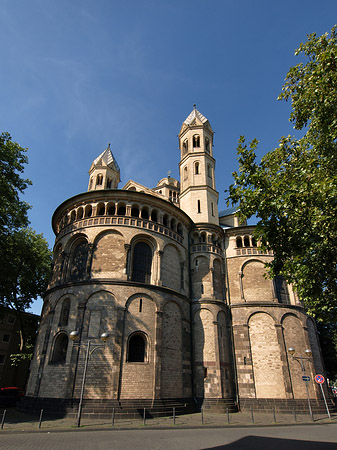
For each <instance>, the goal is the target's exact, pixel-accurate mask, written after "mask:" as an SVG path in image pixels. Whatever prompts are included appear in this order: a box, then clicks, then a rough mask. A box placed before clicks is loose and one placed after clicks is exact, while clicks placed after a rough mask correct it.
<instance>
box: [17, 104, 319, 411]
mask: <svg viewBox="0 0 337 450" xmlns="http://www.w3.org/2000/svg"><path fill="white" fill-rule="evenodd" d="M179 148H180V162H179V170H180V181H178V180H175V179H173V178H171V177H167V178H163V179H161V180H160V181H159V183H158V185H157V186H156V187H155V188H153V189H150V188H147V187H145V186H142V185H141V184H139V183H137V182H135V181H133V180H130V181H128V182H127V183H126V185H125V186H124V187H123V188H122V189H118V183H119V181H120V169H119V167H118V164H117V162H116V160H115V158H114V156H113V154H112V152H111V149H110V146H109V147H108V148H107V149H106V150H105V151H104V152H103V153H101V154H100V155H99V156H98V157H97V158H96V159H95V160H94V162H93V163H92V165H91V167H90V171H89V185H88V191H87V192H85V193H82V194H79V195H76V196H74V197H72V198H70V199H68V200H66V201H65V202H63V203H62V204H61V205H60V206H59V207H58V208H57V209H56V211H55V213H54V215H53V220H52V224H53V229H54V232H55V235H56V240H55V247H54V267H53V276H52V279H51V282H50V285H49V288H48V291H47V293H46V296H45V299H44V307H43V313H42V320H41V324H40V331H39V336H38V341H37V346H36V350H35V356H34V360H33V362H32V365H31V376H30V380H29V384H28V388H27V399H26V400H27V402H28V403H29V401H31V402H33V401H34V402H35V404H38V403H39V400H41V401H42V400H43V399H49V400H51V399H54V400H55V401H60V402H61V401H75V402H76V400H77V399H78V398H79V396H80V389H81V383H82V377H83V370H84V352H83V351H82V350H80V349H79V347H78V346H76V345H74V343H73V342H72V340H70V333H71V332H72V331H74V330H76V331H77V332H78V334H79V337H80V342H81V343H82V344H85V343H86V342H87V341H88V340H90V341H91V342H92V343H93V344H95V343H99V337H100V335H101V334H102V333H103V332H107V333H109V339H108V341H107V343H106V346H105V347H104V348H102V349H101V348H100V349H98V350H97V351H95V352H94V353H93V354H92V356H91V358H90V361H89V368H88V374H87V379H86V388H85V398H86V399H92V400H93V399H96V400H100V401H102V402H103V403H104V402H106V403H107V402H110V403H109V404H110V405H115V404H117V402H118V404H119V405H122V404H123V402H124V403H125V404H126V403H129V404H132V403H134V404H136V403H137V402H138V403H137V404H140V403H142V402H143V404H145V403H146V402H151V404H152V405H155V404H159V403H160V402H161V403H163V402H169V401H176V402H181V403H183V402H185V403H190V404H194V405H199V406H200V404H202V403H203V404H204V405H205V406H206V405H221V404H222V405H227V406H228V405H236V406H240V407H245V406H247V405H252V404H254V405H257V406H258V405H261V404H262V403H263V402H264V403H265V404H268V405H275V404H277V403H278V404H284V405H286V404H290V403H291V402H292V404H294V402H295V403H296V402H298V403H299V404H300V402H303V400H305V399H306V386H305V383H304V382H303V380H302V375H303V374H302V370H301V367H300V364H299V362H298V361H296V360H294V359H293V358H292V357H291V356H290V355H289V354H288V352H287V349H288V348H289V347H294V348H296V350H297V352H298V354H302V355H304V351H305V350H306V349H310V350H311V351H312V358H310V360H307V361H306V374H307V375H309V376H310V377H311V380H313V377H314V375H315V374H316V373H322V372H323V373H324V370H323V362H322V358H321V352H320V347H319V343H318V339H317V333H316V326H315V323H314V321H313V320H312V319H311V318H310V317H308V316H307V315H306V314H305V311H304V310H303V307H302V305H301V304H300V302H299V301H298V299H297V297H296V294H295V293H294V291H293V290H292V288H291V286H288V285H287V284H286V283H285V282H284V280H282V279H281V278H278V279H275V280H270V279H268V278H265V276H264V275H265V266H264V264H265V263H266V262H268V261H270V260H271V259H272V258H273V255H272V254H270V253H268V254H266V253H264V252H263V251H262V250H261V248H260V247H259V243H258V242H255V240H254V237H253V231H254V227H252V226H247V225H246V224H243V225H240V224H239V223H238V220H237V218H236V216H235V210H233V209H229V210H225V211H221V212H218V192H217V191H216V185H215V175H214V169H215V159H214V155H213V130H212V128H211V125H210V123H209V121H208V120H207V119H206V118H205V117H204V116H203V115H202V114H201V113H200V112H199V111H198V110H197V109H196V108H195V107H194V109H193V111H192V112H191V113H190V115H189V116H188V117H187V118H186V120H185V121H184V122H183V124H182V127H181V130H180V133H179ZM308 388H309V394H310V397H311V398H312V399H313V400H315V401H316V400H318V399H319V398H320V392H319V390H318V389H317V386H315V384H314V383H313V382H310V383H309V384H308ZM289 402H290V403H289Z"/></svg>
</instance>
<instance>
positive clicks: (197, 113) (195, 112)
mask: <svg viewBox="0 0 337 450" xmlns="http://www.w3.org/2000/svg"><path fill="white" fill-rule="evenodd" d="M196 118H198V119H199V120H200V121H201V122H202V123H206V122H207V121H208V119H206V117H205V116H203V115H202V114H201V112H200V111H198V110H197V108H196V106H195V105H193V111H192V112H191V114H190V115H189V116H188V117H187V118H186V119H185V120H184V123H186V125H191V123H192V122H193V120H194V119H196Z"/></svg>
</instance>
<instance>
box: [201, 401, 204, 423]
mask: <svg viewBox="0 0 337 450" xmlns="http://www.w3.org/2000/svg"><path fill="white" fill-rule="evenodd" d="M203 424H204V407H203V406H202V407H201V425H203Z"/></svg>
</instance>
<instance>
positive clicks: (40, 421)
mask: <svg viewBox="0 0 337 450" xmlns="http://www.w3.org/2000/svg"><path fill="white" fill-rule="evenodd" d="M42 415H43V409H41V412H40V419H39V429H40V428H41V423H42Z"/></svg>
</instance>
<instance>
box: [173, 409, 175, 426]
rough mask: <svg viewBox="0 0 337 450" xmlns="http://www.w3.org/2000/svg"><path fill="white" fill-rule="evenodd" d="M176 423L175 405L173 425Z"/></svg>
mask: <svg viewBox="0 0 337 450" xmlns="http://www.w3.org/2000/svg"><path fill="white" fill-rule="evenodd" d="M175 424H176V408H175V406H173V425H175Z"/></svg>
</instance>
